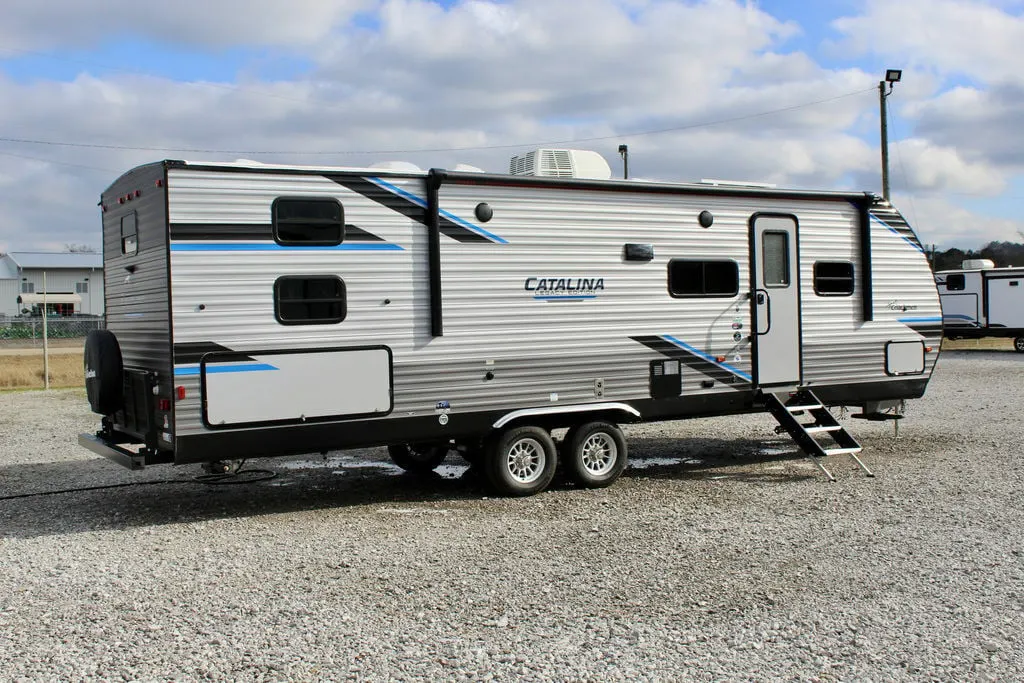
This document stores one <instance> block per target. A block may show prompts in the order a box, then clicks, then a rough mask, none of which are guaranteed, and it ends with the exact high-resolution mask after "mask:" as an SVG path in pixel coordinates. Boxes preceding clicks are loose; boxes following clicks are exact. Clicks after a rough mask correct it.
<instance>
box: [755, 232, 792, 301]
mask: <svg viewBox="0 0 1024 683" xmlns="http://www.w3.org/2000/svg"><path fill="white" fill-rule="evenodd" d="M761 240H762V245H761V246H762V253H763V255H764V264H763V268H762V275H763V277H764V286H765V287H789V233H785V232H778V231H768V230H766V231H765V232H764V234H763V235H762V236H761Z"/></svg>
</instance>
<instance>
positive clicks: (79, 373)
mask: <svg viewBox="0 0 1024 683" xmlns="http://www.w3.org/2000/svg"><path fill="white" fill-rule="evenodd" d="M942 349H943V350H944V351H970V350H979V351H983V350H984V351H1012V350H1013V340H1012V339H959V340H955V341H954V340H950V339H944V340H943V341H942ZM60 351H63V352H57V353H51V354H50V386H51V387H54V388H68V387H82V386H85V374H84V372H83V370H82V353H81V350H76V351H74V352H71V353H68V352H67V351H68V350H67V349H61V350H60ZM42 387H43V352H42V351H41V350H40V351H39V352H38V353H32V352H31V351H28V350H23V351H7V352H6V353H0V390H4V389H41V388H42Z"/></svg>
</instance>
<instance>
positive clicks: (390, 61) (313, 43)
mask: <svg viewBox="0 0 1024 683" xmlns="http://www.w3.org/2000/svg"><path fill="white" fill-rule="evenodd" d="M943 1H948V0H943ZM208 4H209V5H211V7H210V8H207V10H206V14H205V18H204V26H202V27H194V26H190V22H194V18H195V17H197V16H204V15H203V13H202V12H201V11H200V10H197V9H196V8H197V7H198V6H199V3H198V2H197V0H184V1H183V2H180V3H165V5H166V6H163V5H161V6H154V7H148V6H147V7H146V9H145V10H142V9H140V8H139V7H138V6H137V5H136V6H132V7H131V8H130V10H129V7H128V3H126V2H121V0H116V1H115V0H105V2H101V3H94V4H93V8H92V9H95V7H96V6H98V7H99V11H98V13H97V14H96V16H97V17H100V18H94V17H93V15H92V14H90V12H91V11H92V9H90V12H86V11H85V10H84V9H79V5H78V4H74V5H71V4H70V3H69V4H68V6H67V8H66V9H67V11H68V20H67V21H66V22H60V23H59V25H55V26H54V25H44V23H45V22H42V20H41V19H40V17H41V16H42V15H41V14H40V13H39V12H38V11H36V10H35V9H34V5H33V4H32V3H23V2H21V0H14V2H13V4H11V3H10V0H9V3H8V4H6V5H5V6H4V9H3V10H0V20H2V19H4V18H8V19H10V18H14V19H15V21H13V22H4V21H0V44H4V41H5V40H9V39H10V35H7V37H6V38H5V37H4V36H5V34H14V33H17V34H19V35H20V36H21V38H20V39H23V40H24V41H27V42H26V43H25V44H31V45H33V46H51V45H56V44H67V45H72V44H85V43H87V42H88V41H90V40H99V39H100V38H101V37H106V38H108V39H109V38H111V37H112V36H115V35H117V34H116V32H115V27H123V26H125V25H126V24H125V23H124V22H123V18H122V22H121V23H119V24H109V25H108V23H107V21H108V19H109V15H110V13H119V12H122V11H134V12H136V13H137V14H138V15H139V17H138V21H137V22H134V21H133V22H131V23H130V29H131V30H132V31H134V32H136V33H143V34H145V35H147V36H151V37H157V38H159V39H161V40H166V41H169V42H177V43H189V44H193V45H195V44H201V45H204V46H207V47H211V48H214V47H218V46H230V45H239V44H253V45H256V44H262V45H271V46H280V45H283V44H284V45H291V46H293V47H296V49H299V48H300V47H301V49H302V50H304V51H305V54H306V55H307V56H308V57H309V58H310V59H311V60H312V62H313V64H314V65H315V66H314V69H313V70H312V72H311V73H310V74H308V75H307V76H305V77H303V78H302V79H299V80H294V81H280V82H251V83H250V82H246V83H243V84H240V85H239V86H237V87H233V86H225V85H224V84H203V83H178V82H173V81H169V80H165V79H160V78H152V77H145V76H138V75H118V76H113V77H105V78H97V77H93V76H90V75H87V74H85V75H82V76H79V77H78V78H77V79H75V80H73V81H71V82H66V83H65V82H52V81H35V82H32V83H28V84H24V83H17V82H14V81H11V80H5V79H3V78H2V77H0V101H4V102H16V103H17V106H16V107H7V108H3V109H0V131H15V132H16V135H14V134H12V135H11V136H12V137H22V138H35V139H44V140H81V141H89V142H95V143H100V144H114V145H118V144H121V145H128V146H137V145H142V146H149V147H180V148H200V149H232V150H239V153H237V154H232V155H228V154H217V153H202V152H184V151H174V152H160V151H149V152H147V151H132V150H102V149H88V148H85V149H81V148H63V147H40V146H31V145H11V144H7V143H2V144H0V152H8V153H14V154H20V155H23V156H36V157H45V158H50V159H53V160H55V161H58V162H63V163H65V164H78V165H81V166H89V167H97V168H100V169H106V170H89V169H84V168H78V167H75V166H62V165H54V166H50V165H40V164H39V163H37V162H33V161H30V160H25V159H19V158H14V157H10V156H4V155H2V154H0V201H3V202H4V204H5V205H7V206H9V207H10V209H9V210H8V214H9V215H8V217H7V222H5V223H3V224H0V242H3V241H6V242H7V243H8V244H9V246H12V247H13V246H18V247H19V248H26V247H31V246H35V247H42V246H45V245H51V244H55V245H58V246H59V245H62V244H64V243H67V242H86V243H91V244H97V243H98V232H99V215H98V211H97V210H96V208H95V203H96V200H97V199H98V196H99V193H100V192H101V191H102V190H103V188H104V187H106V185H108V184H109V183H110V182H111V181H113V180H114V178H115V177H116V176H117V175H118V174H119V173H120V172H121V171H124V170H127V169H128V168H130V167H132V166H134V165H136V164H139V163H144V162H147V161H152V160H154V159H157V158H160V157H165V156H167V157H179V158H180V157H185V158H189V159H199V158H218V159H225V158H228V159H230V158H234V157H237V156H253V157H255V158H258V159H261V160H268V161H270V160H274V161H287V162H293V163H294V162H300V163H325V164H338V165H349V164H368V163H371V162H374V161H379V160H382V159H395V158H398V159H402V158H404V159H408V160H410V161H413V162H414V163H416V164H418V165H419V166H421V167H431V166H441V167H444V166H447V167H451V166H453V165H454V164H455V163H458V162H466V163H471V164H474V165H477V166H482V167H484V168H487V169H488V170H493V171H503V170H504V169H505V168H507V160H508V157H509V156H511V154H513V153H516V152H519V151H523V150H524V149H525V148H526V146H525V145H524V147H521V148H516V149H492V150H474V151H464V152H432V153H421V154H413V153H404V154H399V153H388V154H378V155H361V156H360V155H354V156H353V155H336V156H305V155H300V154H297V153H298V152H302V151H323V150H415V149H424V148H451V147H483V146H493V145H504V144H513V143H528V142H530V141H536V142H541V141H551V140H567V139H579V138H589V137H610V139H607V140H602V141H595V142H590V143H582V144H580V145H578V146H582V147H586V148H593V149H597V150H598V151H600V152H602V153H603V154H604V155H605V156H606V158H607V159H608V160H609V162H610V163H611V164H612V166H613V168H616V167H617V161H618V156H617V154H616V152H615V149H616V146H617V145H618V143H619V142H626V143H628V144H629V146H630V152H631V168H632V170H633V171H634V173H635V174H636V175H640V176H645V177H654V178H660V179H667V180H696V179H699V178H702V177H717V178H731V179H740V180H756V181H764V182H773V183H776V184H778V185H781V186H797V187H813V188H823V189H824V188H836V187H844V188H852V189H868V190H876V191H877V188H878V185H879V180H878V166H879V163H878V150H877V142H876V140H877V132H876V131H877V95H876V93H875V92H874V91H873V90H871V87H872V85H873V84H874V83H875V82H876V81H877V76H869V75H868V74H866V73H865V72H864V71H862V70H861V69H859V68H855V67H847V68H841V69H830V68H826V67H823V66H822V65H820V64H818V63H816V62H815V61H814V60H813V59H811V57H810V56H809V55H807V54H804V53H801V52H793V51H789V52H787V51H786V50H785V47H786V41H787V40H788V39H790V38H792V37H793V36H795V35H796V34H797V33H798V32H799V30H800V28H799V27H798V26H796V25H795V24H793V23H792V22H784V21H780V20H778V19H776V18H774V17H772V16H771V15H770V14H768V13H767V12H765V11H762V10H760V9H758V8H757V6H756V5H755V4H753V3H739V2H732V1H728V0H709V1H708V2H703V3H689V2H675V1H668V0H659V1H653V0H650V1H649V0H588V2H586V3H569V2H551V1H550V0H515V1H509V2H486V1H484V0H467V1H464V2H461V3H457V4H455V5H454V6H452V7H450V8H448V9H445V8H442V7H441V6H439V5H437V4H435V3H432V2H425V1H424V0H381V1H380V2H376V1H373V2H370V0H367V2H360V1H356V0H352V1H351V2H319V1H317V0H300V1H299V2H291V3H283V2H270V1H269V0H257V1H255V2H248V3H244V5H245V8H246V9H245V11H239V7H240V0H237V1H236V0H229V1H226V2H223V3H208ZM371 5H372V6H374V7H376V8H378V9H379V12H378V13H376V14H374V15H373V16H372V17H371V19H370V20H369V21H366V22H359V24H358V25H356V24H352V23H346V19H347V18H348V17H350V16H351V13H352V12H353V11H355V10H356V9H358V8H361V7H368V6H371ZM53 6H54V3H53V2H51V3H49V7H50V9H49V11H53ZM62 6H63V5H62ZM880 7H881V6H880V5H878V6H876V5H875V4H873V3H869V5H868V12H869V13H871V12H876V13H877V12H879V11H881V9H880ZM281 8H286V9H281ZM147 12H148V13H149V15H147ZM211 12H212V14H211ZM142 15H147V16H142ZM869 15H870V14H869ZM207 21H208V23H209V25H208V26H207V25H205V22H207ZM851 21H852V20H851ZM76 22H77V24H79V25H70V26H69V25H67V24H76ZM97 22H98V23H102V24H103V26H102V27H101V26H99V25H98V23H97ZM51 23H52V22H51ZM859 26H860V25H859V24H857V23H856V22H854V23H852V24H849V25H847V26H846V28H845V30H848V31H849V32H850V33H851V35H854V34H856V35H859V33H858V32H859V31H860V30H861V29H860V28H859ZM332 27H333V29H332ZM117 30H120V29H117ZM184 33H188V34H189V35H188V36H185V35H184ZM62 41H66V42H64V43H62ZM911 44H913V43H911ZM869 48H870V49H873V48H872V47H871V46H870V45H866V47H865V49H869ZM926 66H927V68H932V66H931V65H930V63H929V65H926ZM929 87H931V86H929ZM901 88H902V84H901ZM862 90H868V91H867V92H860V93H859V94H856V95H854V96H850V97H842V98H839V99H835V100H834V101H831V102H826V103H821V104H817V105H814V106H803V107H801V106H797V105H800V104H802V103H807V102H811V101H815V100H825V99H829V98H835V97H837V96H841V95H845V94H848V93H853V92H855V91H862ZM998 92H1000V91H999V90H998V89H989V90H977V91H976V94H975V95H970V94H963V93H960V94H956V93H950V94H949V95H948V96H940V97H938V98H934V99H922V98H924V97H925V96H926V94H927V92H925V91H918V92H917V94H915V93H914V92H912V91H911V89H910V88H907V89H902V90H901V97H902V98H903V102H909V103H910V104H909V105H907V106H906V108H905V110H901V112H902V115H903V116H906V117H908V118H912V119H913V120H915V121H917V122H919V130H918V132H917V133H916V134H915V136H914V137H913V138H912V139H910V140H907V141H904V142H902V143H900V144H899V145H898V148H897V150H898V151H899V153H900V154H901V157H900V158H901V159H902V162H903V164H902V167H903V169H905V178H906V180H907V183H908V187H909V189H910V190H911V191H914V192H929V193H938V192H942V191H946V190H950V189H955V190H958V191H968V192H990V191H993V189H994V188H1001V187H1003V186H1004V184H1005V183H1006V181H1007V174H1008V171H1007V168H1009V166H1006V165H1005V164H1004V165H1000V164H1002V163H1003V162H1002V161H1000V160H999V157H998V156H997V153H998V152H999V151H1000V150H1003V151H1005V150H1006V149H1008V148H1012V147H1013V145H1014V144H1018V143H1016V142H1012V143H1007V144H1005V145H1002V146H1001V147H1000V146H999V145H997V144H996V141H995V140H994V139H993V140H992V142H991V144H990V143H986V144H985V145H981V144H979V143H977V140H979V139H982V138H983V136H975V137H974V139H973V141H972V140H971V139H968V138H969V136H966V137H965V132H966V131H967V130H968V127H969V126H973V125H976V124H977V122H978V121H984V122H985V123H986V124H988V125H989V126H990V127H991V128H993V129H994V124H992V121H990V120H989V119H986V118H985V116H986V113H987V114H989V115H991V114H992V111H993V109H992V101H993V100H992V99H991V98H992V97H994V96H995V95H996V94H998ZM1006 92H1009V91H1006ZM945 97H948V99H944V98H945ZM972 97H973V98H974V99H973V100H972V99H971V98H972ZM1006 97H1009V95H1005V96H1004V99H1005V98H1006ZM958 98H960V99H958ZM1014 101H1015V100H1012V98H1010V99H1007V102H1009V104H1007V106H1006V109H1005V116H1003V118H1001V119H1000V121H1004V120H1005V125H1006V126H1010V125H1011V124H1012V122H1013V121H1014V116H1015V115H1016V114H1015V112H1019V110H1017V109H1014V106H1015V105H1013V104H1012V103H1013V102H1014ZM965 102H966V103H968V104H970V106H966V104H965ZM786 108H791V109H790V110H788V111H780V112H778V113H775V114H771V115H766V116H752V117H749V118H741V119H740V120H732V119H737V117H744V116H745V115H750V114H757V113H759V112H766V111H769V110H781V109H786ZM971 112H973V113H971ZM957 117H960V118H957ZM723 120H728V121H726V122H724V123H721V124H720V125H714V126H697V127H694V128H692V129H689V130H678V131H675V132H668V133H663V134H659V135H650V136H640V137H624V136H623V134H624V133H626V132H630V131H643V130H656V129H666V128H679V127H685V126H688V125H693V124H702V123H707V122H714V121H723ZM1017 120H1019V118H1018V119H1017ZM1000 130H1002V129H1000ZM268 149H277V150H291V151H292V152H295V153H293V154H287V153H283V154H281V155H277V156H258V155H254V154H252V152H253V151H255V150H268ZM897 163H898V161H897V159H896V158H894V160H893V166H892V168H893V185H894V187H896V188H902V187H903V186H904V182H903V178H904V173H903V170H901V168H900V167H899V166H897ZM42 188H47V189H45V190H44V189H42ZM921 204H922V206H932V205H933V201H932V200H931V199H923V200H921ZM901 206H902V205H901ZM937 215H938V213H937V212H936V214H935V216H937ZM932 217H934V216H933V215H932V214H929V218H932ZM978 224H979V225H984V226H988V227H989V228H991V229H993V230H995V229H1002V228H1001V227H1000V225H999V224H998V223H996V222H985V221H981V222H979V223H978ZM986 229H987V228H986ZM943 230H945V228H943ZM943 234H945V233H943Z"/></svg>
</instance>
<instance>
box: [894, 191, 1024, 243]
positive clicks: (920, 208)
mask: <svg viewBox="0 0 1024 683" xmlns="http://www.w3.org/2000/svg"><path fill="white" fill-rule="evenodd" d="M893 204H895V205H896V206H898V207H899V208H900V211H901V212H902V213H903V215H904V216H905V217H906V218H907V220H908V221H909V222H910V224H911V225H912V226H913V227H914V230H915V231H916V232H917V235H918V237H919V238H920V239H921V242H922V243H924V244H927V245H931V244H935V245H936V247H937V248H938V249H939V250H944V249H948V248H950V247H959V248H961V249H980V248H981V247H982V246H984V245H985V244H988V243H989V242H992V241H1001V242H1002V241H1009V242H1020V241H1021V237H1020V233H1019V232H1018V231H1019V230H1020V231H1024V220H1018V219H1013V218H1005V217H999V216H988V215H984V214H979V213H977V212H974V211H971V210H969V209H966V208H964V207H963V206H960V205H959V204H957V203H955V202H953V201H951V200H950V199H949V198H946V197H942V196H935V197H921V196H916V197H910V196H908V195H905V194H901V193H898V192H897V193H894V194H893Z"/></svg>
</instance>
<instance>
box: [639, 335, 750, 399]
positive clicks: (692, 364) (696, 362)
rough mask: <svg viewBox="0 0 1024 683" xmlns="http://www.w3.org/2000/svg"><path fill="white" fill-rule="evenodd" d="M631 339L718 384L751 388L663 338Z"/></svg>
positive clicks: (726, 371) (721, 369)
mask: <svg viewBox="0 0 1024 683" xmlns="http://www.w3.org/2000/svg"><path fill="white" fill-rule="evenodd" d="M630 339H632V340H633V341H635V342H640V343H641V344H643V345H644V346H646V347H647V348H649V349H651V350H652V351H657V352H658V353H660V354H662V355H663V356H667V357H668V358H671V359H672V360H677V361H679V362H680V363H682V364H683V365H685V366H686V367H688V368H690V369H691V370H696V371H697V372H699V373H701V374H702V375H707V376H708V377H710V378H711V379H713V380H715V381H716V382H720V383H721V384H724V385H726V386H730V387H732V388H733V389H738V390H746V389H749V388H750V384H748V383H747V382H746V381H745V380H743V379H742V378H741V377H737V376H736V375H734V374H732V373H731V372H729V371H728V370H725V369H723V368H720V367H718V366H717V365H715V364H714V363H710V362H708V361H706V360H704V359H703V358H701V357H700V356H697V355H695V354H693V353H691V352H689V351H687V350H686V349H682V348H679V347H678V346H676V345H675V344H673V343H671V342H668V341H665V340H664V339H662V338H661V337H630Z"/></svg>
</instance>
